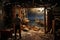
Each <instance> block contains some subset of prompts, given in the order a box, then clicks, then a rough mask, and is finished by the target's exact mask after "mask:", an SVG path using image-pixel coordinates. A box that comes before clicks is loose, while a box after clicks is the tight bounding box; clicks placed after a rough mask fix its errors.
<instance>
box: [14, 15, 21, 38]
mask: <svg viewBox="0 0 60 40" xmlns="http://www.w3.org/2000/svg"><path fill="white" fill-rule="evenodd" d="M20 24H21V20H20V18H18V14H16V19H15V39H16V38H17V37H16V33H17V30H18V31H19V32H18V33H19V38H21V28H20V26H21V25H20Z"/></svg>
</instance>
